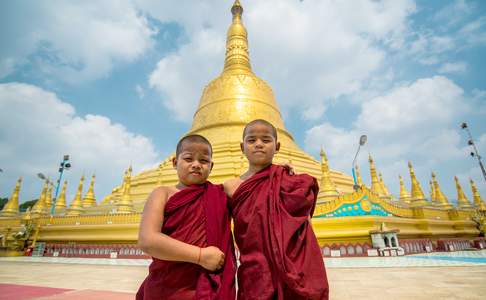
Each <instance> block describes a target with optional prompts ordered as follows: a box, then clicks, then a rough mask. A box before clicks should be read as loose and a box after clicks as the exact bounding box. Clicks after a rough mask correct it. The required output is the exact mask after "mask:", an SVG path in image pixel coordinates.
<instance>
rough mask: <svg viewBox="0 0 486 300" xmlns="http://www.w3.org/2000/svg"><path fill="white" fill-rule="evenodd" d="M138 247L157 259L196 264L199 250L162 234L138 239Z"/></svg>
mask: <svg viewBox="0 0 486 300" xmlns="http://www.w3.org/2000/svg"><path fill="white" fill-rule="evenodd" d="M139 245H140V246H141V248H142V250H143V251H144V252H145V253H147V254H149V255H150V256H153V257H155V258H158V259H162V260H170V261H183V262H190V263H194V264H196V263H198V259H200V251H201V249H200V248H199V247H197V246H194V245H190V244H187V243H184V242H181V241H179V240H176V239H174V238H171V237H170V236H167V235H165V234H163V233H153V234H148V235H147V236H144V237H142V236H141V237H140V240H139Z"/></svg>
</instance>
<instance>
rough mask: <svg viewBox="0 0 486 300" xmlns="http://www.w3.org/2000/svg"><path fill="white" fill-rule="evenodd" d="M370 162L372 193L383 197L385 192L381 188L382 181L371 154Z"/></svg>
mask: <svg viewBox="0 0 486 300" xmlns="http://www.w3.org/2000/svg"><path fill="white" fill-rule="evenodd" d="M369 162H370V174H371V191H372V192H373V193H375V194H377V195H378V196H380V197H381V196H383V195H384V192H383V188H382V187H381V184H380V181H379V180H378V177H377V176H376V168H375V163H374V162H373V158H372V157H371V154H369Z"/></svg>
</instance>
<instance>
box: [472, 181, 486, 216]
mask: <svg viewBox="0 0 486 300" xmlns="http://www.w3.org/2000/svg"><path fill="white" fill-rule="evenodd" d="M469 183H470V184H471V190H472V193H473V199H474V201H473V202H474V207H476V209H479V210H486V204H485V203H484V201H483V199H482V198H481V195H480V194H479V191H478V188H477V187H476V184H475V183H474V181H473V180H472V179H471V178H469Z"/></svg>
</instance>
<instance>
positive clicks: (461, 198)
mask: <svg viewBox="0 0 486 300" xmlns="http://www.w3.org/2000/svg"><path fill="white" fill-rule="evenodd" d="M454 181H455V182H456V190H457V206H458V207H459V208H472V205H471V202H469V199H467V197H466V195H465V194H464V191H463V190H462V187H461V184H460V183H459V179H458V178H457V176H454Z"/></svg>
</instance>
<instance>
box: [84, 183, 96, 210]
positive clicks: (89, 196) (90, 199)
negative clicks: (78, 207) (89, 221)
mask: <svg viewBox="0 0 486 300" xmlns="http://www.w3.org/2000/svg"><path fill="white" fill-rule="evenodd" d="M95 178H96V176H95V175H93V176H91V183H90V185H89V190H88V192H87V193H86V195H84V199H83V207H84V208H86V207H91V206H95V205H96V198H95V194H94V184H95Z"/></svg>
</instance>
